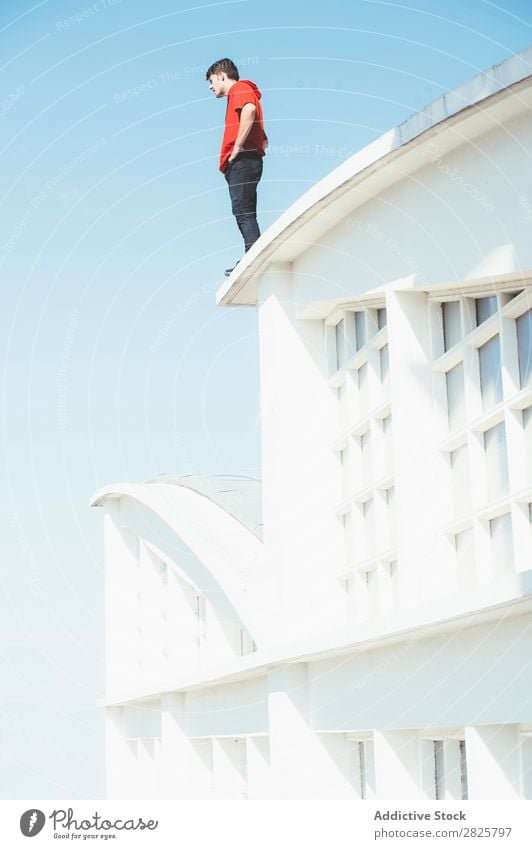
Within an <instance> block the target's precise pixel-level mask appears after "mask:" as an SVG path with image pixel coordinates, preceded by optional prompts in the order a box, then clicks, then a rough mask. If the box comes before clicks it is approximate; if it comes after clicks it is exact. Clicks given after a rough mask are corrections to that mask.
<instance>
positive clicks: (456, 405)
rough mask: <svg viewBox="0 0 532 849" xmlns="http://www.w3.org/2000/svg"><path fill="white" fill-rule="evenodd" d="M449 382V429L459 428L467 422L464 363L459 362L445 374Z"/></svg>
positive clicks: (447, 382)
mask: <svg viewBox="0 0 532 849" xmlns="http://www.w3.org/2000/svg"><path fill="white" fill-rule="evenodd" d="M445 379H446V384H447V413H448V416H449V429H450V430H458V429H459V428H461V427H463V425H464V424H465V406H464V364H463V363H458V365H456V366H455V367H454V368H452V369H450V371H448V372H447V374H446V375H445Z"/></svg>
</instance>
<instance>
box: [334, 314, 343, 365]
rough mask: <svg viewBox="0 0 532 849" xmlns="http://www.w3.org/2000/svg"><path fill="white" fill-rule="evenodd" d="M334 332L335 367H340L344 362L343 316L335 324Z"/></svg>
mask: <svg viewBox="0 0 532 849" xmlns="http://www.w3.org/2000/svg"><path fill="white" fill-rule="evenodd" d="M334 332H335V342H336V368H337V369H340V368H342V366H343V365H344V363H345V334H344V320H343V318H341V319H340V321H339V322H338V324H337V325H336V327H335V329H334Z"/></svg>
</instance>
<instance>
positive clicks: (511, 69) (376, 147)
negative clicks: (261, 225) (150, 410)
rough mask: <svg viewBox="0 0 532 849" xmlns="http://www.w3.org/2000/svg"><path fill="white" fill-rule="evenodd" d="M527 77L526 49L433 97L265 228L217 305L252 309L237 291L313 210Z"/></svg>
mask: <svg viewBox="0 0 532 849" xmlns="http://www.w3.org/2000/svg"><path fill="white" fill-rule="evenodd" d="M531 77H532V47H527V48H526V49H525V50H522V51H521V52H520V53H516V54H515V55H513V56H510V57H509V58H508V59H506V60H504V61H503V62H501V63H499V64H497V65H493V66H492V67H491V68H489V69H487V70H486V71H482V72H481V73H479V74H476V75H475V76H474V77H472V78H471V79H469V80H467V81H466V82H465V83H462V84H461V85H460V86H458V87H457V88H455V89H453V90H452V91H450V92H447V93H446V94H443V95H442V96H440V97H438V98H437V99H436V100H434V101H433V102H432V103H430V104H428V105H427V106H426V107H425V108H424V109H422V110H420V111H419V112H416V113H415V114H414V115H411V116H410V117H409V118H407V119H406V120H405V121H403V122H402V123H401V124H399V125H398V126H397V127H395V128H393V129H391V130H388V131H387V132H386V133H384V135H382V136H380V137H379V138H377V139H376V140H375V141H373V142H371V143H370V144H369V145H367V146H366V147H364V148H362V150H360V151H358V152H357V153H355V154H354V155H353V156H351V157H350V158H349V159H347V160H346V161H345V162H343V163H342V164H341V165H339V166H338V167H337V168H335V169H334V170H333V171H331V172H330V173H329V174H328V175H327V176H326V177H324V178H323V179H322V180H320V181H319V182H318V183H316V184H315V185H314V186H312V187H311V188H310V189H309V190H308V191H307V192H305V194H303V195H302V196H301V197H300V198H298V200H297V201H295V203H293V204H292V206H290V207H289V208H288V209H287V210H286V212H284V213H283V214H282V215H281V216H280V217H279V218H278V219H277V220H276V221H274V222H273V224H271V225H270V227H268V229H267V230H266V231H265V232H264V233H263V234H262V236H261V237H260V238H259V239H258V241H257V242H255V244H254V245H253V247H252V248H251V249H250V250H249V251H248V252H247V253H246V254H245V256H244V257H243V258H242V259H241V260H240V262H239V263H238V265H237V266H236V268H235V270H234V271H233V273H232V274H231V275H230V277H228V278H227V281H225V283H224V284H223V285H222V286H221V287H220V289H219V290H218V292H217V295H216V302H217V304H219V305H222V306H248V305H252V304H254V303H256V298H250V297H249V296H248V297H240V298H239V297H238V296H239V294H240V293H241V290H242V289H243V288H244V286H245V285H246V284H247V283H248V281H250V280H251V278H253V277H256V275H257V274H258V273H260V272H263V271H264V270H265V269H266V267H267V266H268V264H269V263H270V261H272V260H273V254H274V253H275V250H276V249H277V248H278V247H279V245H280V244H281V243H282V242H283V241H285V239H286V238H288V236H289V235H291V234H292V233H293V232H294V231H295V230H297V229H299V227H300V226H301V225H302V224H303V223H304V221H305V220H307V219H309V218H311V217H312V216H313V214H314V213H315V212H316V211H317V208H318V207H320V206H325V205H327V204H328V203H330V202H332V200H334V199H335V197H336V196H337V195H340V194H343V193H344V192H345V191H347V190H348V189H349V188H350V183H352V182H353V181H355V180H356V178H357V177H359V175H361V174H362V172H365V171H367V170H368V169H369V168H371V166H375V165H376V164H377V163H379V161H381V160H383V159H385V158H386V157H387V156H388V155H389V154H391V153H393V152H394V151H397V150H399V149H400V148H403V147H405V146H406V145H409V144H411V143H412V142H413V141H414V140H415V139H417V138H419V137H420V136H422V135H423V134H424V133H425V132H427V130H431V129H433V128H435V127H437V126H438V125H441V124H443V123H444V122H445V121H447V120H448V119H450V118H453V117H455V116H458V115H460V114H461V113H464V112H466V111H467V110H468V109H471V108H472V107H474V106H475V105H477V104H480V103H482V102H483V101H485V100H487V99H488V98H491V97H493V96H494V95H497V94H499V93H501V92H503V91H505V90H507V89H509V88H511V87H512V86H516V85H518V84H520V83H523V82H524V81H525V80H527V79H528V78H531Z"/></svg>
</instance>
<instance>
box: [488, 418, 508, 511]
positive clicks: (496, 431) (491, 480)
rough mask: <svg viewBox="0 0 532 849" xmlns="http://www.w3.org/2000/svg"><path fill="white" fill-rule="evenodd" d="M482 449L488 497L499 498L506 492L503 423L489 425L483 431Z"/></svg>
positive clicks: (506, 472) (506, 459) (506, 479)
mask: <svg viewBox="0 0 532 849" xmlns="http://www.w3.org/2000/svg"><path fill="white" fill-rule="evenodd" d="M484 451H485V456H486V472H487V479H488V498H489V499H490V500H493V499H495V498H500V497H501V496H503V495H505V494H506V493H507V492H508V453H507V450H506V428H505V427H504V424H503V423H502V422H501V424H498V425H496V426H495V427H490V429H489V430H487V431H486V432H485V433H484Z"/></svg>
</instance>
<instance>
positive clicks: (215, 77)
mask: <svg viewBox="0 0 532 849" xmlns="http://www.w3.org/2000/svg"><path fill="white" fill-rule="evenodd" d="M209 91H212V93H213V94H214V96H215V97H224V95H225V74H224V73H221V74H211V75H210V77H209Z"/></svg>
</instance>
